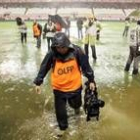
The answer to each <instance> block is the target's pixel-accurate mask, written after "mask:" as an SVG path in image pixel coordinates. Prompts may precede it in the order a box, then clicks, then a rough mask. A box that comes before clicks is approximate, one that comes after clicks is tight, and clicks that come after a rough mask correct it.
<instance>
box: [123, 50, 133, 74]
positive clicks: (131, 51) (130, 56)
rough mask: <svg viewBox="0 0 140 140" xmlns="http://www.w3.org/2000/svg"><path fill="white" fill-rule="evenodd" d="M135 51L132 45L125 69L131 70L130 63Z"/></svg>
mask: <svg viewBox="0 0 140 140" xmlns="http://www.w3.org/2000/svg"><path fill="white" fill-rule="evenodd" d="M134 53H135V52H134V49H133V48H131V47H130V53H129V56H128V59H127V62H126V65H125V68H124V70H125V71H129V69H130V65H131V63H132V61H133V59H134Z"/></svg>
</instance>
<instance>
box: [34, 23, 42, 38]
mask: <svg viewBox="0 0 140 140" xmlns="http://www.w3.org/2000/svg"><path fill="white" fill-rule="evenodd" d="M33 33H34V36H40V30H39V29H38V25H37V24H35V25H34V26H33Z"/></svg>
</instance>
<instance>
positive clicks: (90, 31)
mask: <svg viewBox="0 0 140 140" xmlns="http://www.w3.org/2000/svg"><path fill="white" fill-rule="evenodd" d="M84 26H85V29H86V32H85V42H84V49H85V53H86V55H87V57H88V58H89V46H90V47H91V51H92V58H93V61H94V62H95V61H96V59H97V56H96V48H95V43H96V32H97V28H96V24H95V21H94V18H88V19H87V21H86V22H85V24H84Z"/></svg>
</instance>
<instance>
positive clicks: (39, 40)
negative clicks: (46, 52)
mask: <svg viewBox="0 0 140 140" xmlns="http://www.w3.org/2000/svg"><path fill="white" fill-rule="evenodd" d="M36 40H37V48H40V47H41V36H38V37H36Z"/></svg>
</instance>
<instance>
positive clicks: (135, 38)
mask: <svg viewBox="0 0 140 140" xmlns="http://www.w3.org/2000/svg"><path fill="white" fill-rule="evenodd" d="M132 62H133V72H132V74H138V68H139V62H140V20H138V21H137V27H136V28H135V29H132V30H131V31H130V45H129V56H128V59H127V62H126V65H125V69H124V70H125V71H127V72H128V71H129V69H130V66H131V64H132Z"/></svg>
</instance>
